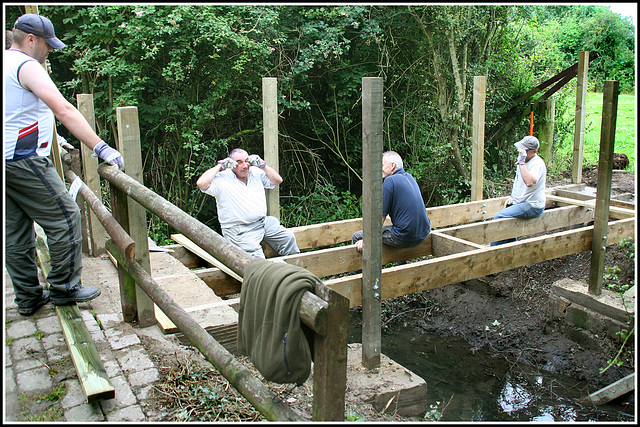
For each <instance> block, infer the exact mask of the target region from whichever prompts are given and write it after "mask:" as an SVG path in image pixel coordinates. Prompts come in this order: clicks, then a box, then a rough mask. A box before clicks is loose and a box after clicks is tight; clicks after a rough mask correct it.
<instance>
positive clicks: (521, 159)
mask: <svg viewBox="0 0 640 427" xmlns="http://www.w3.org/2000/svg"><path fill="white" fill-rule="evenodd" d="M526 160H527V151H526V150H523V149H522V148H519V149H518V160H516V164H518V165H524V164H525V161H526Z"/></svg>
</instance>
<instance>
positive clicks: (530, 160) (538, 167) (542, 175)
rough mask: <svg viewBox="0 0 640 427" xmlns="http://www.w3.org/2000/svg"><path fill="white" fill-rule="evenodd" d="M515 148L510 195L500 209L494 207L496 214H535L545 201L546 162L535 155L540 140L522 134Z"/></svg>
mask: <svg viewBox="0 0 640 427" xmlns="http://www.w3.org/2000/svg"><path fill="white" fill-rule="evenodd" d="M513 145H514V146H515V147H516V149H517V150H518V159H517V160H516V177H515V180H514V182H513V188H512V189H511V196H510V197H509V198H508V199H507V200H506V201H505V204H504V206H505V207H504V209H502V210H501V211H498V213H496V214H495V216H494V217H493V219H498V218H538V217H539V216H540V215H542V213H543V212H544V207H545V204H546V201H547V199H546V197H545V188H546V181H547V166H546V165H545V164H544V160H542V158H541V157H540V156H538V148H540V141H538V138H536V137H535V136H525V137H524V138H522V139H521V140H520V141H518V142H516V143H515V144H513ZM515 240H517V239H515V238H514V239H508V240H500V241H498V242H493V243H491V246H495V245H500V244H503V243H508V242H513V241H515Z"/></svg>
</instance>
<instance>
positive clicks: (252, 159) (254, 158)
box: [247, 154, 267, 169]
mask: <svg viewBox="0 0 640 427" xmlns="http://www.w3.org/2000/svg"><path fill="white" fill-rule="evenodd" d="M247 161H248V162H249V164H250V165H251V166H257V167H259V168H260V169H264V167H265V166H266V165H267V162H265V161H264V160H262V159H261V158H260V156H258V155H257V154H252V155H250V156H249V157H247Z"/></svg>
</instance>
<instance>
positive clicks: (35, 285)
mask: <svg viewBox="0 0 640 427" xmlns="http://www.w3.org/2000/svg"><path fill="white" fill-rule="evenodd" d="M5 178H6V181H5V190H6V192H5V205H6V216H5V254H6V258H5V266H6V268H7V272H8V273H9V276H10V277H11V281H12V282H13V288H14V291H15V296H16V297H15V302H16V304H18V306H20V307H32V306H34V305H35V304H37V303H38V302H39V301H40V298H41V296H42V286H41V285H40V283H39V280H38V270H37V266H36V262H35V256H36V249H35V248H36V247H35V230H34V224H33V223H34V222H36V223H38V224H39V225H40V226H41V227H42V228H43V229H44V231H45V234H46V236H47V244H48V246H49V254H50V256H51V271H50V272H49V274H48V276H47V282H49V284H50V289H51V291H52V292H54V293H57V294H64V293H66V292H67V291H68V290H69V289H70V288H72V287H74V286H75V285H77V284H78V283H79V282H80V277H81V271H82V232H81V223H80V209H79V208H78V205H77V204H76V202H75V201H74V200H73V199H72V197H71V196H70V195H69V192H68V191H67V188H66V186H65V185H64V182H63V181H62V179H61V178H60V176H59V175H58V172H57V171H56V168H55V166H54V165H53V163H52V162H51V160H50V159H49V158H47V157H29V158H26V159H22V160H18V161H11V162H6V161H5Z"/></svg>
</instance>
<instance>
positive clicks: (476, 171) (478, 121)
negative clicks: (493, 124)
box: [471, 76, 487, 202]
mask: <svg viewBox="0 0 640 427" xmlns="http://www.w3.org/2000/svg"><path fill="white" fill-rule="evenodd" d="M486 91H487V77H486V76H475V77H474V78H473V148H472V149H471V201H472V202H475V201H478V200H482V196H483V194H482V193H483V192H482V188H483V185H484V183H483V181H484V113H485V98H486Z"/></svg>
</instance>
